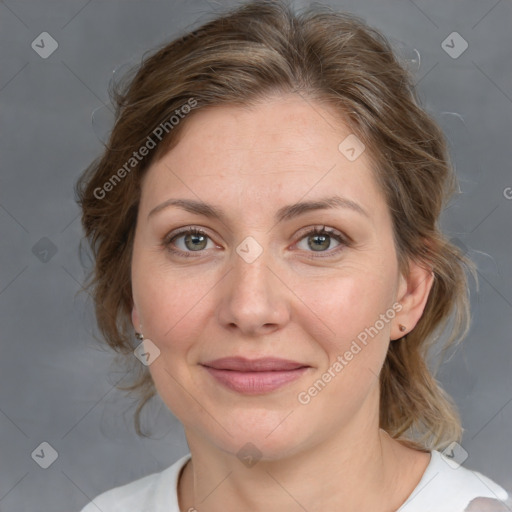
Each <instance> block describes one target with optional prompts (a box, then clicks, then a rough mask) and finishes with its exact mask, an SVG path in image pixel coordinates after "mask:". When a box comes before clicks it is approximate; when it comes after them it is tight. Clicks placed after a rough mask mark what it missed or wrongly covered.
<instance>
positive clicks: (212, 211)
mask: <svg viewBox="0 0 512 512" xmlns="http://www.w3.org/2000/svg"><path fill="white" fill-rule="evenodd" d="M170 206H175V207H178V208H181V209H182V210H185V211H187V212H190V213H193V214H196V215H203V216H204V217H208V218H211V219H218V220H220V221H221V222H223V223H225V222H226V215H225V213H224V212H223V211H222V210H221V209H220V208H218V207H217V206H214V205H212V204H209V203H205V202H203V201H196V200H193V199H168V200H167V201H164V202H163V203H161V204H159V205H158V206H156V207H155V208H153V209H152V210H151V211H150V212H149V214H148V219H149V218H150V217H152V216H153V215H155V214H156V213H158V212H160V211H162V210H164V209H166V208H168V207H170ZM335 208H346V209H349V210H352V211H354V212H356V213H359V214H361V215H363V216H365V217H368V218H369V217H370V216H369V215H368V213H367V212H366V210H364V208H363V207H362V206H361V205H359V204H358V203H356V202H354V201H352V200H350V199H347V198H345V197H340V196H330V197H323V198H319V199H316V200H314V201H301V202H298V203H295V204H291V205H288V206H283V207H282V208H280V209H279V210H278V211H277V213H276V214H275V220H276V221H277V222H283V221H285V220H290V219H292V218H294V217H298V216H299V215H302V214H304V213H307V212H311V211H315V210H327V209H335Z"/></svg>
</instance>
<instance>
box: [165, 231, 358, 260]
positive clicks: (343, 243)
mask: <svg viewBox="0 0 512 512" xmlns="http://www.w3.org/2000/svg"><path fill="white" fill-rule="evenodd" d="M184 235H200V236H204V237H206V238H209V239H210V240H211V238H210V236H208V234H207V233H206V232H205V231H203V230H202V229H200V228H196V227H188V228H184V229H182V230H181V231H178V232H177V233H172V234H171V235H168V236H166V237H165V239H164V241H163V245H164V246H165V248H166V249H167V250H168V251H169V252H171V253H173V254H177V255H179V256H183V257H185V258H194V257H197V256H193V255H192V253H193V252H194V251H181V250H178V249H173V248H172V247H171V244H172V243H173V242H174V241H175V240H176V239H177V238H179V237H181V236H184ZM313 235H329V236H330V237H332V238H334V239H335V240H336V241H337V242H339V243H340V245H339V246H338V247H337V248H336V249H334V250H332V251H318V252H319V253H324V254H325V253H328V256H308V257H309V258H315V259H316V258H326V257H332V256H333V255H337V254H338V253H339V252H340V251H341V250H343V248H344V247H350V245H351V241H350V240H349V239H348V237H346V236H344V235H342V234H341V233H340V232H338V231H336V230H333V229H326V227H325V226H323V227H322V228H320V229H318V228H317V227H316V226H315V227H314V228H313V229H310V230H309V231H306V232H305V233H303V234H302V235H301V237H300V238H299V240H298V242H300V241H301V240H302V239H304V238H307V237H309V236H313ZM298 242H297V243H298ZM197 252H204V250H203V251H197Z"/></svg>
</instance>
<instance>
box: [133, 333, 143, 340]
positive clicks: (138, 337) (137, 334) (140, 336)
mask: <svg viewBox="0 0 512 512" xmlns="http://www.w3.org/2000/svg"><path fill="white" fill-rule="evenodd" d="M135 337H136V338H137V339H138V340H139V341H143V340H144V335H143V334H142V333H141V332H137V331H135Z"/></svg>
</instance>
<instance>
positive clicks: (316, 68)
mask: <svg viewBox="0 0 512 512" xmlns="http://www.w3.org/2000/svg"><path fill="white" fill-rule="evenodd" d="M111 92H112V101H113V103H114V105H115V108H116V122H115V125H114V128H113V130H112V132H111V134H110V138H109V140H108V142H107V144H106V146H105V149H104V152H103V154H102V155H101V157H100V158H98V159H97V160H95V161H94V162H93V163H92V164H91V165H90V166H89V167H88V168H87V169H86V170H85V171H84V173H83V174H82V176H81V177H80V179H79V180H78V182H77V184H76V193H77V200H78V202H79V204H80V207H81V209H82V225H83V228H84V232H85V236H86V238H87V240H88V242H89V244H90V247H91V249H92V252H93V255H94V267H93V269H92V272H91V274H90V276H89V279H88V282H87V283H86V284H85V287H86V289H87V290H88V291H90V293H91V295H92V297H93V299H94V303H95V313H96V317H97V322H98V326H99V328H100V331H101V333H102V335H103V337H104V339H105V340H106V342H107V343H108V345H110V347H112V349H114V350H115V351H116V352H118V353H120V354H123V355H125V356H126V357H124V359H126V361H127V362H128V361H133V360H134V359H135V358H134V357H133V327H132V325H131V322H130V313H131V309H132V305H133V302H132V290H131V282H130V265H131V252H132V244H133V237H134V230H135V225H136V219H137V210H138V204H139V198H140V189H141V179H142V177H143V175H144V172H145V171H146V170H147V168H148V167H149V165H151V163H153V162H155V161H157V160H158V159H159V158H160V157H161V156H162V155H163V154H165V152H167V151H169V150H170V149H171V148H172V147H173V146H174V145H175V144H176V143H177V141H178V137H179V133H180V131H181V129H182V127H183V126H184V125H185V124H186V123H187V119H188V117H189V116H193V115H194V111H195V110H199V109H202V108H206V107H208V106H215V105H240V106H246V105H253V104H257V103H258V102H260V101H264V100H265V99H266V98H268V97H270V96H275V95H276V94H289V93H296V94H300V95H301V96H302V97H303V98H304V99H306V100H307V101H313V102H320V103H321V104H323V105H326V106H330V107H331V108H332V109H334V110H335V111H337V112H338V113H339V114H340V115H341V116H342V118H343V119H344V121H345V122H346V124H347V125H348V126H349V127H350V129H351V130H352V132H353V133H355V134H356V135H357V137H358V138H360V139H361V140H362V141H363V142H364V144H365V145H366V147H367V151H368V153H369V155H370V157H371V161H372V170H373V172H374V174H375V177H376V180H377V182H378V183H379V184H380V186H381V189H382V191H383V193H384V194H385V198H386V201H387V204H388V206H389V209H390V212H391V215H392V219H393V234H394V241H395V245H396V249H397V255H398V262H399V268H400V270H401V271H402V272H404V273H407V270H408V265H409V263H410V262H411V261H415V262H419V263H420V264H421V265H423V266H424V267H425V268H428V269H429V270H432V271H433V273H434V282H433V286H432V288H431V291H430V295H429V297H428V301H427V304H426V307H425V309H424V312H423V315H422V317H421V319H420V320H419V322H418V323H417V325H416V326H415V328H414V329H413V330H412V331H411V332H409V333H408V334H407V335H406V336H404V337H403V338H401V339H400V340H396V341H392V342H391V343H390V346H389V350H388V353H387V356H386V359H385V362H384V365H383V368H382V371H381V374H380V427H381V428H382V429H384V430H385V431H387V432H388V433H389V434H390V435H391V436H392V437H394V438H397V439H401V440H402V441H403V442H406V443H409V444H411V445H413V446H415V447H417V448H419V449H424V450H427V449H438V448H442V447H444V446H446V445H447V444H449V443H450V442H452V441H454V440H459V439H460V437H461V433H462V429H461V425H460V420H459V417H458V414H457V412H456V409H455V406H454V404H453V403H452V401H451V400H450V398H449V397H448V396H447V395H446V394H445V392H444V391H443V390H442V389H441V387H440V385H439V383H438V382H437V381H436V379H435V377H434V375H433V372H432V371H431V370H430V369H429V367H428V364H427V361H428V357H429V353H430V352H431V350H432V348H433V347H434V346H435V347H439V343H440V341H443V340H440V337H441V334H443V335H445V334H446V336H444V338H446V339H444V341H443V346H444V347H445V349H446V348H447V347H451V346H453V345H455V344H456V343H457V342H458V341H460V340H461V339H462V338H463V337H464V336H465V334H466V333H467V330H468V328H469V320H470V316H469V298H468V294H469V292H468V283H467V275H466V270H467V269H469V270H470V271H471V272H472V273H473V275H475V272H474V269H473V266H472V264H471V262H470V261H469V260H468V259H467V258H466V257H465V256H464V254H463V253H462V252H461V251H460V250H459V249H458V248H457V247H456V246H455V245H453V244H452V243H450V241H449V240H448V239H447V238H446V237H445V236H444V235H443V233H442V232H441V230H440V228H439V217H440V214H441V212H442V210H443V208H444V207H445V206H446V203H447V201H448V200H449V199H450V197H451V195H452V194H453V193H454V191H455V190H456V178H455V174H454V170H453V167H452V165H451V163H450V158H449V153H448V150H447V144H446V140H445V138H444V135H443V133H442V130H441V129H440V127H439V126H438V124H437V123H436V122H435V121H434V119H433V117H432V116H430V115H429V114H428V113H427V112H426V110H425V109H424V108H422V106H421V104H420V103H421V102H420V100H419V99H418V95H417V92H416V90H415V87H414V80H413V77H412V75H411V73H410V72H409V71H408V70H407V67H406V66H404V64H403V63H402V62H401V61H400V58H399V57H398V56H397V55H396V54H395V52H394V50H393V47H392V46H391V44H390V43H389V41H388V40H387V39H386V38H385V37H384V36H383V35H382V34H381V33H380V32H379V31H377V30H376V29H374V28H372V27H370V26H368V25H367V23H366V22H365V21H364V20H362V19H360V18H359V17H356V16H354V15H352V14H348V13H343V12H337V11H333V10H332V9H330V8H328V7H323V6H319V5H315V6H314V7H310V8H309V9H308V10H306V11H304V12H302V13H295V12H293V10H292V9H291V8H290V6H289V5H287V4H286V3H284V2H281V1H252V2H248V3H245V4H243V5H242V6H240V7H238V8H236V9H234V10H231V11H226V12H224V13H223V14H221V15H219V16H217V17H216V18H214V19H212V20H210V21H208V22H206V23H204V24H203V25H202V26H200V27H199V28H198V29H197V30H194V31H192V32H188V33H186V34H185V35H183V36H182V37H179V38H177V39H175V40H173V41H171V42H170V43H167V44H165V45H164V46H162V47H160V48H158V49H156V50H155V51H153V52H152V53H151V54H150V55H149V56H147V57H146V58H145V59H143V61H142V63H141V64H140V65H139V66H138V67H137V69H136V70H134V72H133V73H132V76H131V77H130V78H126V80H125V81H124V82H122V83H120V84H117V86H116V87H115V88H114V90H113V91H111ZM191 99H192V100H193V101H194V102H195V107H194V109H193V110H194V111H192V112H190V113H189V114H188V116H185V117H184V119H183V120H181V121H180V122H179V124H177V125H176V126H175V127H174V128H173V129H172V130H168V132H167V131H166V133H165V134H164V136H162V137H161V140H158V141H157V144H156V147H155V148H154V149H152V150H151V151H149V152H148V154H147V155H146V156H144V157H143V158H141V159H140V161H137V162H135V163H134V162H133V161H131V160H130V159H131V158H133V152H134V151H137V150H138V149H139V148H141V147H142V146H143V145H144V144H147V141H148V136H150V135H151V134H152V133H154V130H155V127H158V126H160V125H161V123H162V121H163V120H166V119H167V120H168V119H170V118H171V117H172V116H173V115H175V114H176V113H178V111H180V112H182V110H180V109H182V108H183V105H186V104H187V103H189V104H190V102H191ZM153 139H155V137H153ZM130 161H131V162H132V164H133V165H131V166H130V168H127V167H126V163H127V162H130ZM123 166H124V167H123ZM122 169H124V170H125V172H121V170H122ZM114 175H117V176H118V177H120V176H121V175H122V179H116V180H115V182H113V181H112V180H113V178H114ZM107 182H109V183H110V186H108V190H109V191H108V194H104V193H103V192H101V193H100V192H99V191H105V190H106V188H107V187H106V184H107ZM475 277H476V276H475ZM128 364H129V363H128ZM131 371H133V376H134V380H133V382H132V384H131V385H129V386H124V387H121V386H118V387H119V388H120V389H125V390H130V391H134V392H136V395H137V396H138V398H139V404H138V407H137V410H136V413H135V428H136V431H137V433H138V434H139V435H142V436H144V435H145V434H144V433H143V432H142V430H141V424H140V413H141V411H142V408H143V407H144V405H145V404H146V403H147V402H148V401H149V400H150V399H151V398H152V397H153V396H154V395H155V394H156V389H155V386H154V383H153V381H152V378H151V375H150V373H149V372H148V371H147V368H144V367H143V365H140V364H133V367H132V369H131Z"/></svg>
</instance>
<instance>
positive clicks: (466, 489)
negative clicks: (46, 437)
mask: <svg viewBox="0 0 512 512" xmlns="http://www.w3.org/2000/svg"><path fill="white" fill-rule="evenodd" d="M189 458H190V453H189V454H187V455H185V456H183V457H182V458H181V459H179V460H177V461H176V462H175V463H174V464H173V465H172V466H169V467H168V468H167V469H165V470H163V471H161V472H160V473H152V474H151V475H148V476H145V477H143V478H139V479H138V480H135V481H133V482H131V483H129V484H126V485H122V486H119V487H115V488H113V489H110V490H108V491H106V492H104V493H102V494H100V495H98V496H97V497H96V498H94V500H93V501H92V502H90V503H89V504H88V505H87V506H85V507H84V508H83V509H82V510H81V512H98V510H100V511H101V512H135V511H136V512H180V509H179V507H178V493H177V486H178V477H179V474H180V471H181V469H182V468H183V467H184V466H185V464H186V463H187V461H188V460H189ZM453 466H454V463H453V461H452V460H451V459H448V458H446V457H445V456H444V455H443V454H441V453H440V452H438V451H435V450H434V451H432V452H431V457H430V463H429V465H428V466H427V469H426V470H425V472H424V473H423V477H422V478H421V480H420V482H419V484H418V485H417V486H416V488H415V489H414V491H413V492H412V493H411V495H410V496H409V498H408V499H407V500H406V502H405V503H404V504H403V505H402V506H401V507H400V508H399V509H398V510H397V512H464V509H465V508H466V507H467V506H468V505H469V503H470V501H471V500H473V499H474V498H479V497H483V498H494V499H496V500H501V501H503V502H505V500H507V501H506V503H509V502H508V499H509V498H508V494H507V493H506V492H505V490H504V489H502V488H501V487H500V486H499V485H498V484H496V483H494V482H493V481H492V480H490V479H489V478H487V477H485V476H483V475H482V474H480V473H478V472H476V471H471V470H469V469H466V468H464V467H462V466H459V467H457V468H454V467H453ZM499 505H501V504H498V508H497V509H496V510H510V508H505V507H503V505H501V506H502V507H503V508H500V506H499ZM486 510H487V509H486Z"/></svg>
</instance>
